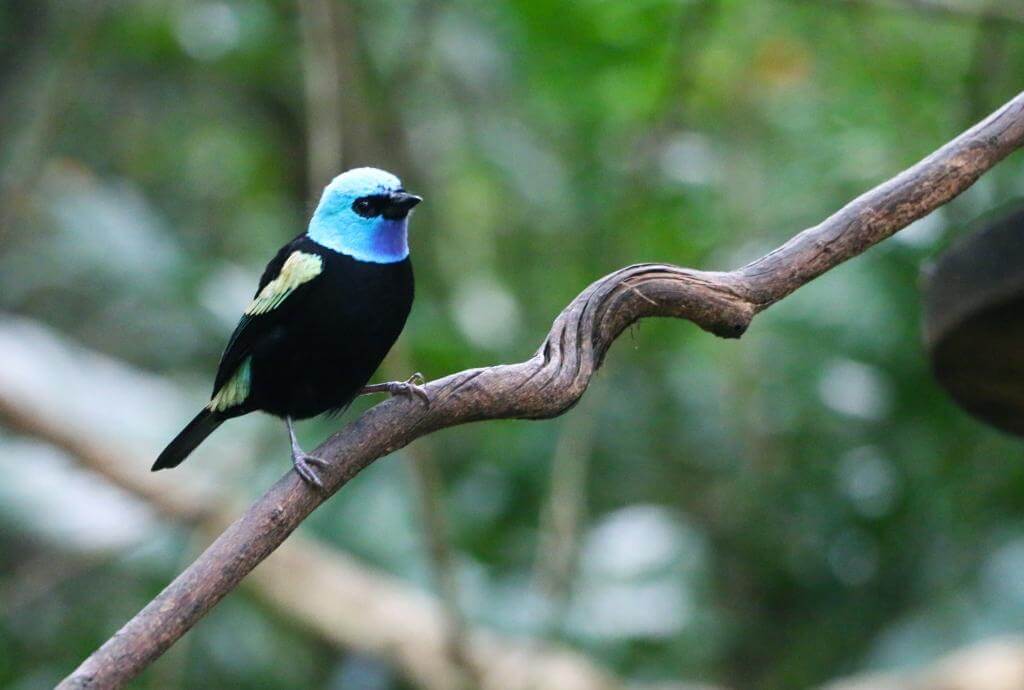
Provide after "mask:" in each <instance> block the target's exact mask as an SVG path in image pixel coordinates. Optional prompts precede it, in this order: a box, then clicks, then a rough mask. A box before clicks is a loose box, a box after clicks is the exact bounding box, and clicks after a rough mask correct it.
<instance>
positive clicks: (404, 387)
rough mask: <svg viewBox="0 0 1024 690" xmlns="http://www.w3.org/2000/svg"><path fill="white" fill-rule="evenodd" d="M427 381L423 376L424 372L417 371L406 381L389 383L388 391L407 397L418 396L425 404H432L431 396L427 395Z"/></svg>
mask: <svg viewBox="0 0 1024 690" xmlns="http://www.w3.org/2000/svg"><path fill="white" fill-rule="evenodd" d="M424 383H426V379H424V378H423V374H421V373H420V372H418V371H417V372H416V373H415V374H413V375H412V376H410V377H409V378H407V379H406V380H405V381H392V382H391V383H389V384H388V393H390V394H391V395H403V396H405V397H407V398H410V397H412V396H414V395H415V396H416V397H417V398H419V399H420V400H422V401H423V403H424V404H426V405H429V404H430V396H429V395H427V389H426V388H424V387H423V384H424Z"/></svg>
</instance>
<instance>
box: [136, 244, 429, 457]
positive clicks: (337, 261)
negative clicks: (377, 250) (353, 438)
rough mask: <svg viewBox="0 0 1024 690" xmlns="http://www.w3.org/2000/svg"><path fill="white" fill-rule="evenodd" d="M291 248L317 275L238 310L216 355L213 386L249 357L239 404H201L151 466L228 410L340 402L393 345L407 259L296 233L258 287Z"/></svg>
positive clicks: (319, 407)
mask: <svg viewBox="0 0 1024 690" xmlns="http://www.w3.org/2000/svg"><path fill="white" fill-rule="evenodd" d="M296 251H298V252H302V253H304V254H314V255H316V256H319V257H320V259H321V260H322V262H323V265H322V270H321V272H320V274H319V275H317V276H316V277H315V278H313V279H312V280H310V281H309V282H306V283H304V284H302V285H300V286H298V287H297V288H296V289H295V290H294V292H292V293H291V294H289V295H288V297H287V298H286V299H284V300H283V301H282V303H281V304H280V306H278V307H276V308H274V309H271V310H270V311H268V312H266V313H262V314H255V315H246V316H243V317H242V319H241V321H239V323H238V326H237V327H236V328H235V332H234V333H233V334H232V336H231V340H230V341H228V346H227V348H225V350H224V354H223V356H222V357H221V361H220V366H219V368H218V370H217V378H216V382H215V383H214V386H213V390H214V393H216V392H217V391H219V390H220V389H221V388H222V387H223V386H224V385H225V383H226V382H227V381H228V380H229V379H230V378H231V377H232V376H233V375H234V374H235V372H236V371H237V370H238V367H239V366H241V364H242V362H244V361H245V360H246V359H247V358H249V359H250V366H251V379H250V387H249V393H248V395H247V396H246V400H245V402H244V403H242V404H240V405H237V406H233V407H230V408H229V409H226V410H211V409H209V408H204V409H203V411H202V412H200V413H199V414H198V415H197V416H196V417H195V419H193V420H192V422H190V423H189V425H188V426H186V427H185V429H184V430H183V431H182V432H181V433H180V434H178V436H177V437H176V438H175V439H174V440H173V441H171V443H170V444H169V445H168V446H167V448H166V449H165V450H164V451H163V452H162V453H161V454H160V457H158V458H157V460H156V463H155V464H154V465H153V469H154V470H158V469H164V468H167V467H174V466H176V465H178V464H179V463H180V462H181V461H182V460H184V459H185V458H186V457H188V454H189V453H191V452H192V451H193V450H194V449H195V447H196V446H198V445H199V444H200V443H201V442H202V441H203V439H205V438H206V437H207V436H208V435H209V434H210V433H212V432H213V431H214V430H215V429H216V428H217V427H218V426H220V424H221V423H222V422H223V421H224V420H226V419H230V418H231V417H237V416H239V415H243V414H247V413H249V412H253V411H255V410H262V411H264V412H269V413H270V414H273V415H277V416H278V417H285V418H287V417H291V418H292V419H305V418H307V417H313V416H315V415H318V414H322V413H324V412H336V411H339V410H342V409H344V408H345V407H347V406H348V405H349V403H351V402H352V400H353V399H354V398H355V397H356V396H357V395H358V394H359V392H360V390H361V389H362V388H363V386H364V385H366V383H367V381H369V380H370V377H371V376H372V375H373V372H374V371H376V369H377V367H379V366H380V363H381V362H382V361H383V359H384V356H385V355H387V353H388V350H390V349H391V346H392V345H393V344H394V343H395V340H396V339H397V338H398V335H399V333H401V332H402V328H403V327H404V326H405V320H406V318H408V316H409V310H410V309H411V307H412V301H413V273H412V263H411V262H410V261H409V258H408V257H406V258H405V259H403V260H402V261H397V262H392V263H373V262H367V261H359V260H356V259H354V258H352V257H350V256H348V255H346V254H342V253H340V252H336V251H334V250H332V249H328V248H326V247H322V246H321V245H319V244H317V243H316V242H314V241H313V240H311V239H310V238H309V236H308V235H300V236H299V237H296V238H295V239H294V240H292V241H291V242H289V243H288V244H286V245H285V246H284V247H282V248H281V250H280V251H279V252H278V253H277V256H275V257H274V258H273V259H272V260H271V261H270V263H269V264H267V268H266V270H265V271H264V272H263V276H262V278H260V284H259V288H257V290H256V294H257V295H259V294H260V292H261V291H262V290H263V288H264V287H266V285H267V284H268V283H269V282H270V281H272V280H274V278H275V277H276V276H278V275H279V273H280V272H281V267H282V266H283V265H284V263H285V261H286V260H287V259H288V257H289V256H291V255H292V254H293V253H294V252H296Z"/></svg>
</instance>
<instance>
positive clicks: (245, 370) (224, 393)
mask: <svg viewBox="0 0 1024 690" xmlns="http://www.w3.org/2000/svg"><path fill="white" fill-rule="evenodd" d="M251 385H252V358H251V357H246V358H245V359H244V360H242V364H241V365H240V366H239V367H238V369H237V370H235V373H234V374H233V375H232V376H231V378H229V379H228V380H227V381H226V382H225V383H224V385H223V386H221V387H220V390H218V391H217V394H216V395H214V396H213V399H212V400H210V402H209V403H207V405H206V409H208V410H209V411H210V412H224V411H225V410H229V409H231V408H232V407H237V406H238V405H241V404H242V403H244V402H245V399H246V398H248V397H249V388H250V386H251Z"/></svg>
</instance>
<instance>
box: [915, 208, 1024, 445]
mask: <svg viewBox="0 0 1024 690" xmlns="http://www.w3.org/2000/svg"><path fill="white" fill-rule="evenodd" d="M924 303H925V317H924V336H925V343H926V345H927V347H928V350H929V353H930V355H931V360H932V371H933V372H934V374H935V377H936V378H937V379H938V381H939V383H940V384H941V385H942V386H943V387H944V388H945V389H946V390H947V391H949V393H950V394H951V395H952V396H953V399H954V400H956V402H957V403H958V404H959V405H960V406H961V407H963V408H964V409H965V410H967V411H968V412H970V413H971V414H972V415H974V416H975V417H978V418H979V419H981V420H983V421H985V422H987V423H989V424H991V425H992V426H995V427H997V428H999V429H1002V430H1003V431H1008V432H1010V433H1012V434H1016V435H1018V436H1024V206H1021V207H1018V208H1017V209H1016V210H1014V211H1013V212H1011V213H1009V214H1005V215H1003V216H1001V217H1000V218H998V219H996V220H994V221H992V222H990V223H989V224H987V225H986V226H985V227H984V228H983V229H982V230H981V231H979V232H977V233H975V234H973V235H971V236H969V237H967V238H966V239H964V240H963V241H961V242H959V243H957V244H956V245H954V246H953V247H952V248H951V249H949V250H948V251H946V253H945V254H943V255H942V256H941V257H939V259H938V261H936V263H935V265H934V266H933V267H932V268H931V269H930V270H929V271H928V273H927V275H926V280H925V286H924Z"/></svg>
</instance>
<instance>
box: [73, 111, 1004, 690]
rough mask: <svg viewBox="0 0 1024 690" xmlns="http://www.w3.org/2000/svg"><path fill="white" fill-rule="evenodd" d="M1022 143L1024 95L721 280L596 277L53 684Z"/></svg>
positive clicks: (243, 528)
mask: <svg viewBox="0 0 1024 690" xmlns="http://www.w3.org/2000/svg"><path fill="white" fill-rule="evenodd" d="M1022 145H1024V93H1021V94H1019V95H1018V96H1017V97H1016V98H1014V99H1013V100H1011V101H1010V102H1009V103H1007V104H1006V105H1005V106H1003V107H1002V108H1000V109H999V110H998V111H996V112H995V113H993V114H992V115H990V116H989V117H988V118H987V119H985V120H984V121H983V122H981V123H979V124H977V125H975V126H974V127H972V128H971V129H970V130H968V131H967V132H964V133H963V134H961V135H960V136H959V137H957V138H956V139H954V140H953V141H951V142H949V143H948V144H946V145H945V146H943V147H942V148H940V149H939V150H938V151H936V152H935V153H933V154H932V155H930V156H928V157H927V158H925V159H924V160H922V161H921V162H919V163H917V164H916V165H914V166H913V167H911V168H909V169H908V170H905V171H904V172H902V173H900V174H899V175H897V176H896V177H894V178H892V179H891V180H889V181H887V182H885V183H883V184H881V185H879V186H878V187H876V188H874V189H873V190H871V191H869V192H867V193H866V194H864V195H862V196H860V197H858V198H857V199H855V200H853V201H852V202H850V203H849V204H847V205H846V206H844V207H843V208H842V209H840V210H839V211H838V212H837V213H835V214H834V215H832V216H830V217H829V218H827V219H826V220H824V221H823V222H822V223H820V224H819V225H816V226H814V227H812V228H809V229H807V230H805V231H803V232H801V233H800V234H798V235H796V236H795V237H793V238H792V239H791V240H789V241H788V242H786V243H785V244H784V245H782V246H781V247H779V248H778V249H776V250H775V251H773V252H771V253H769V254H767V255H765V256H763V257H761V258H760V259H757V260H756V261H754V262H752V263H750V264H748V265H747V266H744V267H742V268H739V269H737V270H735V271H730V272H705V271H696V270H690V269H684V268H679V267H677V266H672V265H668V264H639V265H635V266H629V267H626V268H623V269H620V270H618V271H615V272H614V273H612V274H610V275H608V276H605V277H604V278H601V279H600V280H598V281H597V282H595V283H593V284H592V285H590V286H589V287H588V288H587V289H585V290H584V291H583V292H582V293H580V295H579V296H577V297H576V298H575V299H574V300H573V301H572V302H570V303H569V305H568V306H567V307H566V308H565V309H564V310H563V311H562V313H561V314H559V316H558V317H557V318H556V319H555V322H554V324H553V326H552V328H551V331H550V333H549V334H548V337H547V338H546V339H545V341H544V343H543V344H542V345H541V347H540V348H539V349H538V350H537V352H536V354H534V356H533V357H531V358H530V359H528V360H526V361H524V362H520V363H517V364H503V365H497V366H492V367H486V368H480V369H471V370H467V371H462V372H459V373H457V374H452V375H451V376H446V377H444V378H442V379H438V380H436V381H433V382H431V383H430V384H428V385H427V387H426V390H427V392H428V394H429V395H430V399H431V403H430V405H429V406H426V405H423V404H422V403H420V402H418V401H416V400H406V399H399V398H393V399H391V400H387V401H385V402H383V403H381V404H379V405H377V406H376V407H374V408H372V409H370V410H369V411H367V412H366V413H365V414H364V415H362V416H361V417H359V418H358V419H356V420H355V421H353V422H352V423H350V424H349V425H347V426H346V427H345V428H344V429H343V430H341V431H340V432H338V433H337V434H335V435H334V436H332V437H331V438H329V439H328V440H327V441H326V442H325V443H324V444H322V445H321V446H320V447H319V448H317V449H316V451H315V452H316V454H317V455H318V456H319V457H322V458H328V459H330V460H331V465H330V466H329V467H328V468H326V469H325V471H324V472H323V479H324V485H325V490H324V491H323V492H315V491H313V490H311V489H310V488H309V487H307V486H306V485H305V484H304V483H303V482H302V481H301V480H300V479H299V478H298V477H297V476H296V475H295V474H294V473H292V472H289V473H288V474H286V475H285V476H284V477H282V478H281V479H280V480H279V481H278V482H277V483H276V484H274V486H272V487H271V488H270V490H269V491H267V493H266V494H264V496H263V497H262V498H260V499H259V500H258V501H257V502H256V503H255V504H253V505H252V506H251V507H250V508H249V509H248V510H247V511H246V512H245V514H244V515H242V517H240V518H239V519H238V520H237V521H236V522H235V523H234V524H232V525H231V526H230V527H229V528H228V529H227V530H225V531H224V533H223V534H221V536H220V537H218V538H217V540H216V541H214V543H213V544H211V545H210V547H209V548H208V549H207V550H206V551H205V552H204V553H203V554H202V555H201V556H200V557H199V558H198V559H196V561H195V562H194V563H193V564H192V565H191V566H189V567H188V568H187V569H186V570H185V572H183V573H182V574H181V575H179V576H178V577H177V578H176V579H175V580H174V581H173V582H171V584H169V585H168V586H167V587H166V588H165V589H164V591H163V592H161V593H160V594H159V595H158V596H157V597H156V598H155V599H154V600H153V601H152V602H150V603H149V604H148V605H147V606H146V607H145V608H143V609H142V611H140V612H139V613H138V614H137V615H136V616H135V617H134V618H132V619H131V620H130V621H129V622H128V623H127V624H126V625H125V626H124V627H122V628H121V630H119V631H118V632H117V633H116V634H115V635H114V637H112V638H111V639H110V640H108V641H107V642H106V643H105V644H104V645H103V646H102V647H100V648H99V649H98V650H97V651H96V652H94V653H93V654H92V655H91V656H90V657H89V658H87V659H86V660H85V661H84V662H82V664H81V666H79V667H78V669H76V670H75V671H74V672H73V673H72V674H71V675H70V676H68V677H67V678H66V679H65V680H64V681H63V682H62V683H61V684H60V685H59V686H58V687H59V688H63V689H67V688H117V687H121V686H123V685H124V684H125V683H126V682H128V681H129V680H130V679H131V678H133V677H135V676H136V675H137V674H138V673H139V672H140V671H142V669H144V668H145V667H146V666H147V665H149V664H150V663H152V662H153V661H154V660H155V659H156V658H157V657H159V656H160V655H161V654H163V652H165V651H166V650H167V649H168V648H169V647H170V646H171V645H172V644H173V643H174V642H175V641H176V640H177V639H178V638H180V637H181V636H182V635H184V634H185V632H187V631H188V630H189V629H190V628H191V627H192V626H193V625H195V624H196V622H197V621H198V620H199V619H200V618H202V616H203V615H204V614H205V613H206V612H207V611H209V610H210V609H211V608H212V607H213V606H214V605H216V604H217V602H219V601H220V600H221V599H222V598H223V597H224V596H225V595H226V594H227V593H228V592H230V591H231V590H232V589H234V587H235V586H236V585H238V583H239V582H240V581H241V580H242V578H244V577H245V576H246V575H247V574H248V573H249V572H250V571H251V570H252V569H253V568H254V567H255V566H256V565H257V564H258V563H260V562H261V561H262V560H263V559H264V558H266V557H267V556H268V555H269V554H270V553H271V552H272V551H273V550H274V549H276V548H277V547H278V546H279V545H280V544H281V543H282V542H283V541H284V540H285V539H286V538H287V537H288V535H290V534H291V533H292V531H293V530H295V528H296V527H298V526H299V524H301V523H302V521H303V520H304V519H305V518H306V517H307V516H308V515H309V514H310V513H311V512H312V511H313V510H315V509H316V507H317V506H319V505H320V504H321V503H322V502H323V501H324V500H326V499H327V498H328V497H329V496H331V495H333V494H334V492H335V491H337V490H338V489H340V488H341V487H342V486H344V485H345V484H346V483H347V482H348V481H349V480H350V479H351V478H352V477H354V476H355V475H356V474H357V473H358V472H359V471H360V470H362V469H363V468H365V467H366V466H367V465H369V464H370V463H372V462H373V461H374V460H376V459H377V458H379V457H381V456H383V455H386V454H388V453H390V452H392V451H394V450H396V449H398V448H402V447H403V446H405V445H407V444H409V443H410V442H412V441H413V440H415V439H416V438H418V437H420V436H423V435H425V434H429V433H431V432H433V431H437V430H438V429H443V428H446V427H451V426H456V425H458V424H466V423H468V422H475V421H481V420H486V419H508V418H518V419H544V418H549V417H554V416H557V415H559V414H561V413H563V412H565V411H566V410H568V409H569V408H570V407H572V406H573V404H575V403H576V401H577V400H579V398H580V396H582V395H583V393H584V391H585V390H586V388H587V385H588V383H589V381H590V378H591V376H592V375H593V374H594V372H595V371H596V370H597V369H598V368H599V367H600V365H601V362H602V360H603V359H604V356H605V354H606V353H607V351H608V348H609V347H610V346H611V344H612V342H613V341H614V340H615V338H616V337H617V336H618V335H619V334H620V333H621V332H622V331H623V330H624V329H625V328H627V327H628V326H629V325H630V324H632V323H634V322H635V321H637V320H639V319H641V318H645V317H651V316H671V317H675V318H682V319H688V320H690V321H693V322H694V323H695V324H697V325H698V326H700V327H701V328H703V329H704V330H706V331H710V332H711V333H714V334H716V335H719V336H723V337H728V338H735V337H739V336H740V335H742V334H743V333H744V331H746V329H747V327H748V326H749V324H750V322H751V320H752V319H753V317H754V316H755V315H756V314H758V313H760V312H761V311H763V310H765V309H767V308H768V307H769V306H771V305H772V304H774V303H775V302H777V301H779V300H780V299H782V298H784V297H785V296H787V295H789V294H790V293H792V292H793V291H794V290H796V289H797V288H799V287H800V286H802V285H804V284H806V283H808V282H810V281H811V280H813V279H814V278H816V277H818V276H819V275H821V274H822V273H824V272H825V271H828V270H829V269H831V268H834V267H835V266H837V265H839V264H841V263H842V262H844V261H846V260H848V259H850V258H852V257H854V256H857V255H858V254H860V253H861V252H863V251H864V250H866V249H868V248H869V247H871V246H873V245H875V244H877V243H878V242H881V241H882V240H884V239H886V238H887V237H889V236H891V235H892V234H894V233H895V232H897V231H898V230H900V229H902V228H904V227H906V226H907V225H909V224H910V223H911V222H913V221H914V220H917V219H918V218H921V217H922V216H924V215H926V214H928V213H929V212H931V211H933V210H934V209H936V208H938V207H939V206H941V205H942V204H945V203H946V202H948V201H949V200H951V199H953V198H954V197H956V196H957V195H958V194H960V193H961V192H963V191H964V190H965V189H967V188H968V187H970V186H971V185H972V184H973V183H974V182H975V181H976V180H977V179H978V178H979V177H980V176H981V175H982V174H983V173H984V172H985V171H987V170H989V169H990V168H991V167H992V166H994V165H995V164H996V163H998V162H999V161H1000V160H1002V159H1003V158H1005V157H1006V156H1007V155H1009V154H1010V153H1011V152H1013V151H1014V150H1016V149H1017V148H1020V147H1021V146H1022Z"/></svg>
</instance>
